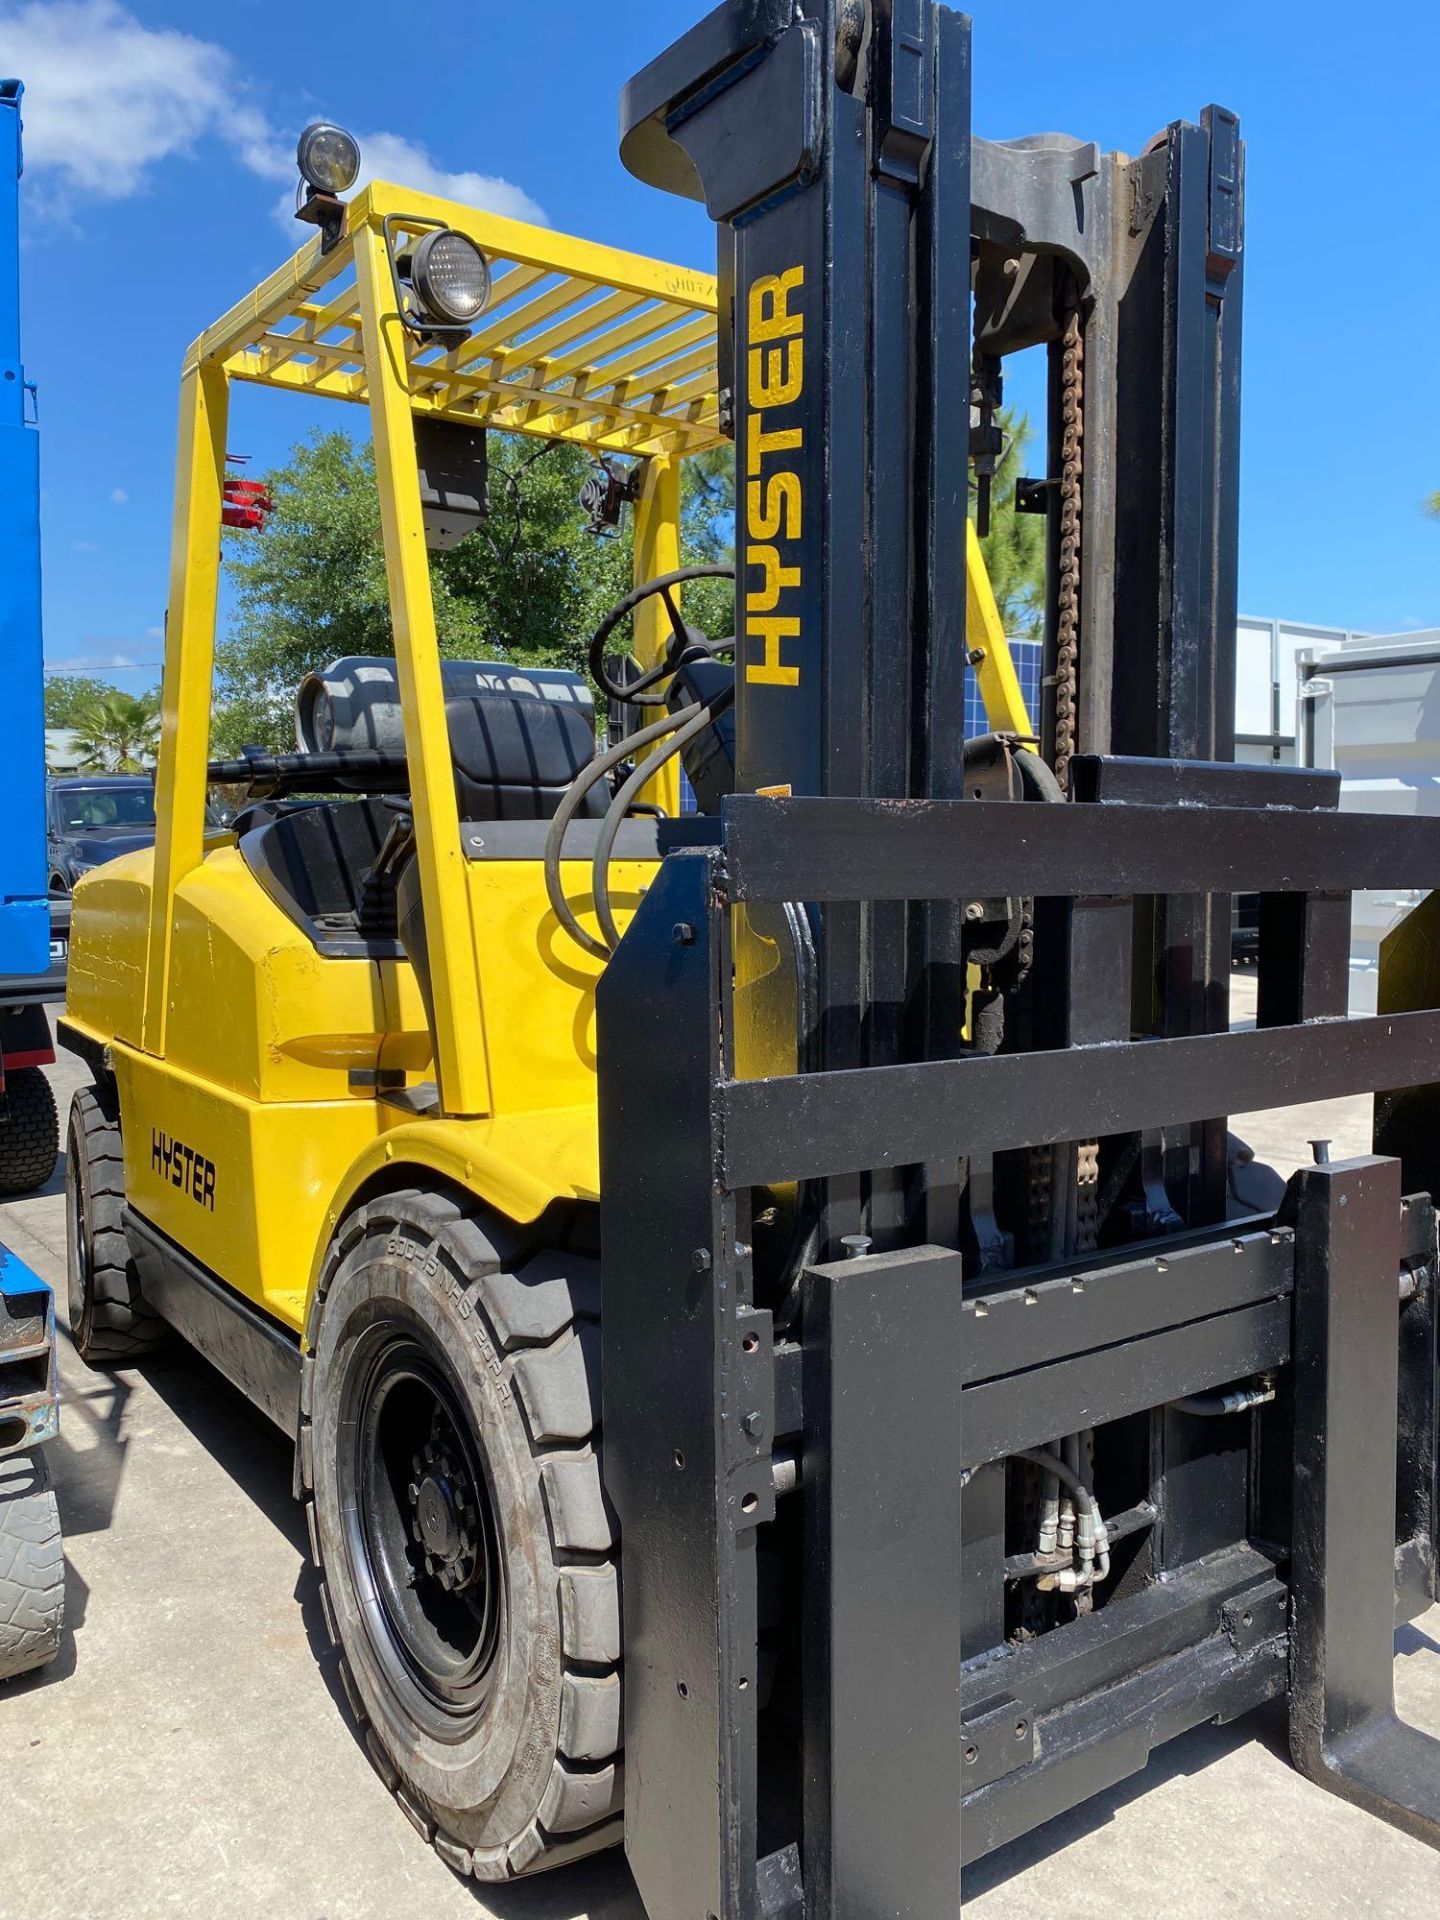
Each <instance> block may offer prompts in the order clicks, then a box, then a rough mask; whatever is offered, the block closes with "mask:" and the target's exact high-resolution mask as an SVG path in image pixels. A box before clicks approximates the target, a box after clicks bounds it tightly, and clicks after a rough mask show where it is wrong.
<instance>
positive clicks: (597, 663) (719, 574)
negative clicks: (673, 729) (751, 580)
mask: <svg viewBox="0 0 1440 1920" xmlns="http://www.w3.org/2000/svg"><path fill="white" fill-rule="evenodd" d="M734 578H735V569H734V567H733V566H732V565H730V564H728V563H727V562H724V561H717V562H713V563H710V564H708V565H706V566H701V567H679V568H677V569H676V571H675V572H674V573H660V574H657V575H656V576H655V578H654V579H653V580H647V581H646V582H645V584H644V585H643V586H641V587H636V588H635V590H634V592H633V593H627V594H626V596H625V598H624V599H623V600H622V601H621V602H620V603H619V605H618V606H615V607H612V608H611V609H610V611H609V613H607V614H606V616H605V618H604V619H603V620H602V621H601V622H600V625H599V626H598V627H597V628H596V629H595V631H594V633H592V634H591V636H590V647H589V666H590V677H591V678H592V679H593V680H594V682H595V684H596V686H597V687H599V688H600V689H601V691H602V692H604V693H607V694H608V695H609V696H610V698H611V699H612V700H621V701H624V702H625V703H626V704H627V705H629V706H632V707H660V706H663V705H664V704H665V702H664V698H663V696H662V697H659V698H652V699H649V700H646V699H643V698H638V697H637V696H640V695H643V694H644V693H645V692H646V690H647V689H648V688H650V687H653V686H655V685H656V684H657V683H658V682H659V681H661V680H666V679H668V678H669V677H670V675H671V674H672V673H673V672H674V671H675V659H674V656H675V654H676V653H677V652H678V651H679V649H681V648H683V647H686V646H688V645H690V644H691V641H692V638H693V635H692V630H691V629H690V628H689V627H687V626H686V625H685V622H684V621H683V620H682V619H681V618H680V609H679V607H677V606H676V604H675V597H674V594H673V593H672V592H671V589H672V588H673V587H679V586H683V585H684V583H685V582H686V581H687V580H733V579H734ZM657 593H658V594H659V595H660V597H661V599H662V600H663V601H664V602H665V611H666V612H667V613H668V614H669V616H670V626H671V628H672V633H671V638H670V641H669V644H668V645H667V646H666V648H665V653H664V656H663V658H662V659H660V660H659V661H657V662H656V664H655V665H654V666H653V667H651V668H649V669H648V670H647V671H646V672H645V673H642V674H641V675H640V677H639V679H637V680H632V681H630V682H629V684H628V685H625V686H620V685H617V684H616V682H615V681H613V680H612V679H611V678H610V677H609V675H608V674H607V673H606V671H605V642H606V641H607V640H608V639H609V638H610V636H611V634H612V633H614V631H615V629H616V628H617V627H618V626H619V625H620V622H621V621H622V620H624V619H625V618H626V617H627V616H628V615H630V614H632V613H633V612H634V611H635V609H636V608H637V607H638V606H640V605H642V604H643V602H645V601H646V600H649V599H651V598H653V596H654V595H655V594H657Z"/></svg>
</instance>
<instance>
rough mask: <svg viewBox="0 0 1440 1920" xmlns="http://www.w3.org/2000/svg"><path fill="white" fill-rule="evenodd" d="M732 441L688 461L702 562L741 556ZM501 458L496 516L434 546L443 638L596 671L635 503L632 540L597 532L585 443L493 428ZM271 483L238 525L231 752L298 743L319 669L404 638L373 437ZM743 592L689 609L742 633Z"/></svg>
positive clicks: (697, 593) (304, 456) (338, 439)
mask: <svg viewBox="0 0 1440 1920" xmlns="http://www.w3.org/2000/svg"><path fill="white" fill-rule="evenodd" d="M722 452H723V456H724V457H723V459H717V460H710V459H709V457H708V456H698V457H697V458H695V459H692V460H688V461H687V462H686V463H685V466H686V467H687V468H693V469H694V470H695V471H694V472H693V474H688V475H686V477H685V480H684V495H683V525H682V544H683V548H684V558H685V560H686V561H687V563H688V562H691V561H697V560H702V559H712V558H719V557H728V552H729V543H730V542H731V541H732V540H733V534H734V486H733V477H727V475H728V470H729V469H730V468H731V466H732V465H733V463H732V461H731V460H730V458H729V454H728V449H726V450H722ZM489 456H490V461H489V464H490V473H489V506H490V513H489V517H488V519H487V520H486V521H485V522H484V523H483V524H482V526H481V527H480V528H479V529H478V530H477V531H476V532H475V533H472V534H470V535H469V536H468V537H467V538H466V539H464V540H462V541H461V542H460V543H459V544H458V545H457V546H455V547H452V548H450V549H449V550H448V551H447V552H436V553H432V554H431V556H430V562H431V565H430V574H431V582H432V586H433V590H434V599H435V615H436V623H437V626H438V629H439V636H440V649H441V652H442V653H444V654H446V655H448V656H450V657H452V658H459V659H465V658H471V659H474V658H479V659H496V658H499V659H509V660H514V661H517V662H520V663H526V664H529V665H531V666H558V667H569V668H571V669H574V670H576V671H583V670H584V666H585V646H586V642H587V640H588V639H589V636H590V634H591V633H592V632H593V630H594V629H595V627H596V626H598V625H599V623H600V620H601V619H602V618H603V617H604V615H605V614H606V613H607V612H608V611H609V609H610V608H611V607H612V606H613V605H614V604H615V602H616V601H617V600H620V599H622V598H623V597H624V595H625V594H626V593H627V592H628V591H629V588H630V584H631V576H630V568H631V549H630V540H629V538H628V516H627V526H626V527H625V528H623V529H622V535H621V537H620V538H617V539H596V538H595V537H594V536H592V535H591V534H590V532H589V531H588V529H587V526H586V521H585V516H584V515H583V514H582V513H581V511H580V507H579V495H580V488H581V486H582V485H583V483H584V481H585V479H586V477H587V475H588V474H589V473H590V472H591V470H592V467H593V462H592V460H591V457H590V456H589V455H588V454H587V453H586V452H585V450H584V449H583V448H581V447H577V446H572V445H569V444H566V443H549V442H546V443H537V442H535V441H527V440H525V439H523V438H521V437H519V436H515V435H501V434H492V435H491V436H490V448H489ZM682 471H683V470H682ZM265 481H266V484H267V486H268V487H269V489H270V493H271V496H272V498H273V500H274V502H275V510H274V512H273V513H272V514H271V516H270V519H269V523H268V525H267V526H266V527H265V529H264V531H263V532H260V533H254V534H241V535H239V536H237V537H236V539H235V541H234V544H233V546H232V549H231V554H230V558H229V560H228V573H229V577H230V581H231V584H232V587H233V589H234V602H233V612H232V617H231V620H230V624H229V631H228V633H227V635H226V636H225V638H224V639H223V640H222V642H221V644H220V646H219V649H218V654H217V669H218V671H217V682H216V694H217V702H216V712H215V716H214V719H213V721H212V727H211V733H212V751H214V752H215V753H217V754H221V753H223V754H230V753H233V752H236V751H237V750H238V749H239V748H240V747H241V746H243V745H245V744H246V743H250V742H253V743H255V744H257V745H261V746H271V747H276V748H284V747H286V746H288V745H291V744H292V743H293V739H294V732H293V712H294V707H293V702H294V694H295V688H296V686H297V684H298V683H299V681H300V680H301V679H302V678H303V676H304V675H305V674H306V673H308V672H310V671H311V670H312V669H314V668H316V667H320V666H324V665H325V664H326V663H327V662H329V661H331V660H334V659H336V658H338V657H340V656H341V655H344V654H349V653H359V654H365V653H373V654H388V653H390V652H391V651H392V650H393V648H392V641H391V634H390V608H389V600H388V596H387V590H386V582H385V556H384V551H383V548H382V546H381V541H380V510H379V501H378V496H377V492H376V485H375V463H374V457H373V453H372V450H371V448H370V447H369V446H368V445H360V444H357V443H356V442H355V441H353V440H351V439H350V438H349V437H348V436H347V435H345V434H343V433H326V434H316V435H314V436H312V437H311V438H310V439H309V440H308V441H303V442H301V443H300V444H299V445H298V446H296V447H294V448H292V450H291V453H290V457H289V459H288V460H287V461H286V463H285V464H284V465H283V466H282V467H279V468H277V469H276V470H275V471H274V472H272V473H269V474H267V475H266V476H265ZM712 586H713V587H716V588H718V589H719V591H718V592H711V591H710V589H711V587H712ZM732 606H733V599H732V595H731V589H730V587H729V584H728V583H727V582H723V581H719V582H713V583H712V582H704V583H702V584H701V585H700V586H698V587H696V588H694V589H692V590H691V591H690V593H688V594H687V596H686V613H687V616H688V617H689V618H690V619H691V620H692V621H694V622H695V623H696V624H697V625H700V626H702V627H704V628H705V630H706V631H707V632H710V633H713V634H715V635H717V636H719V635H721V634H728V633H729V632H730V630H731V627H732V625H733V618H734V616H733V613H732V611H731V609H732Z"/></svg>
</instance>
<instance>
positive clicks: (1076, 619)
mask: <svg viewBox="0 0 1440 1920" xmlns="http://www.w3.org/2000/svg"><path fill="white" fill-rule="evenodd" d="M1084 459H1085V334H1084V330H1083V327H1082V325H1081V316H1080V302H1079V300H1078V298H1077V297H1076V296H1075V294H1074V293H1073V291H1072V293H1071V296H1070V306H1069V311H1068V312H1067V314H1066V316H1065V333H1064V336H1063V343H1062V348H1061V361H1060V563H1059V570H1058V581H1057V586H1058V592H1057V596H1056V597H1057V617H1056V628H1055V778H1056V779H1057V780H1058V781H1059V782H1060V785H1061V787H1062V788H1068V786H1069V777H1070V759H1071V755H1072V754H1073V753H1074V752H1075V745H1076V707H1077V704H1078V692H1079V681H1078V673H1077V662H1078V656H1079V646H1080V500H1081V488H1082V480H1083V474H1084Z"/></svg>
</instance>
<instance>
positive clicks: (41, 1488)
mask: <svg viewBox="0 0 1440 1920" xmlns="http://www.w3.org/2000/svg"><path fill="white" fill-rule="evenodd" d="M64 1618H65V1550H64V1545H63V1543H62V1541H61V1537H60V1511H59V1509H58V1507H57V1506H56V1504H55V1495H54V1494H53V1492H52V1491H51V1489H50V1473H49V1469H48V1468H47V1467H46V1464H45V1459H44V1456H43V1455H42V1454H39V1453H17V1454H11V1455H10V1456H8V1457H7V1458H6V1459H3V1460H0V1680H10V1679H13V1678H14V1676H15V1675H16V1674H17V1673H29V1672H30V1670H31V1669H32V1668H33V1667H43V1666H44V1665H45V1663H46V1662H47V1661H48V1660H53V1659H54V1658H55V1655H56V1654H57V1653H58V1652H59V1650H60V1629H61V1626H62V1625H63V1623H64Z"/></svg>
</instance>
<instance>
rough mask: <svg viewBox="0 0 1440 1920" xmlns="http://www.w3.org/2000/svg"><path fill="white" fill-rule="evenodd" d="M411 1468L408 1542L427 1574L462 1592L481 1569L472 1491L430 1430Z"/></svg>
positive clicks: (450, 1589)
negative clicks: (420, 1557)
mask: <svg viewBox="0 0 1440 1920" xmlns="http://www.w3.org/2000/svg"><path fill="white" fill-rule="evenodd" d="M436 1424H437V1426H438V1420H437V1423H436ZM411 1465H412V1467H413V1468H414V1472H415V1478H414V1479H413V1480H412V1481H411V1482H410V1485H409V1487H408V1488H407V1489H406V1491H407V1495H408V1498H409V1501H410V1506H411V1509H412V1517H411V1521H410V1535H411V1538H412V1539H413V1540H414V1541H415V1542H416V1544H417V1545H418V1546H419V1547H420V1549H421V1551H422V1552H423V1554H424V1556H425V1571H426V1573H428V1574H429V1575H430V1576H431V1577H432V1578H433V1579H436V1580H438V1581H439V1582H440V1584H441V1586H442V1587H444V1588H445V1589H446V1591H447V1592H450V1593H460V1592H462V1591H463V1590H464V1589H465V1588H466V1587H468V1586H469V1585H470V1583H471V1582H472V1581H473V1580H474V1578H475V1575H476V1573H477V1571H478V1569H479V1560H480V1556H479V1554H478V1552H477V1550H476V1523H477V1518H478V1512H477V1504H476V1498H475V1489H474V1487H473V1486H472V1485H471V1483H470V1476H469V1474H468V1473H467V1472H466V1470H465V1466H464V1463H463V1462H462V1461H460V1460H457V1459H456V1457H455V1455H454V1454H453V1453H452V1452H451V1450H450V1448H449V1447H448V1446H446V1445H445V1443H444V1440H443V1438H442V1437H441V1436H440V1435H439V1434H438V1433H437V1432H436V1431H435V1429H434V1428H432V1430H431V1435H430V1439H429V1440H428V1441H427V1442H426V1444H425V1446H424V1447H423V1448H422V1449H421V1451H420V1452H419V1453H417V1454H416V1455H415V1457H414V1459H413V1460H412V1462H411Z"/></svg>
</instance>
